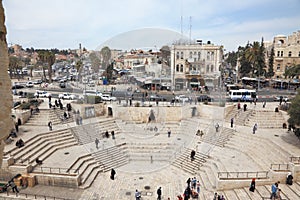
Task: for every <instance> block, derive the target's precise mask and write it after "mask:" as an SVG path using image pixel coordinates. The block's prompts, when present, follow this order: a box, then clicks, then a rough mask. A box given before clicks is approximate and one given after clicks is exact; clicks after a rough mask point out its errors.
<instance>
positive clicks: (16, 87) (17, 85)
mask: <svg viewBox="0 0 300 200" xmlns="http://www.w3.org/2000/svg"><path fill="white" fill-rule="evenodd" d="M21 88H24V85H19V84H16V85H13V86H12V87H11V89H13V90H14V89H21Z"/></svg>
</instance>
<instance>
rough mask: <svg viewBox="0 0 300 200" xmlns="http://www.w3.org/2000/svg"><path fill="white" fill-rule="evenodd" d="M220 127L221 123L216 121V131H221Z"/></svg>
mask: <svg viewBox="0 0 300 200" xmlns="http://www.w3.org/2000/svg"><path fill="white" fill-rule="evenodd" d="M219 127H220V125H219V124H218V123H216V125H215V128H216V132H219Z"/></svg>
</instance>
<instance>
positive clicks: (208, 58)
mask: <svg viewBox="0 0 300 200" xmlns="http://www.w3.org/2000/svg"><path fill="white" fill-rule="evenodd" d="M206 59H207V60H210V52H207V58H206Z"/></svg>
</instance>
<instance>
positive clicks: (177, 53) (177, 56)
mask: <svg viewBox="0 0 300 200" xmlns="http://www.w3.org/2000/svg"><path fill="white" fill-rule="evenodd" d="M176 59H179V52H178V51H177V52H176Z"/></svg>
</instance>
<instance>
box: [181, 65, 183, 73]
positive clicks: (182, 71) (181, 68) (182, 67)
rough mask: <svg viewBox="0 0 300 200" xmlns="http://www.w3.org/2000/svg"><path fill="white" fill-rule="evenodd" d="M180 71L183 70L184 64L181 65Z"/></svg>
mask: <svg viewBox="0 0 300 200" xmlns="http://www.w3.org/2000/svg"><path fill="white" fill-rule="evenodd" d="M180 72H183V64H181V65H180Z"/></svg>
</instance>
